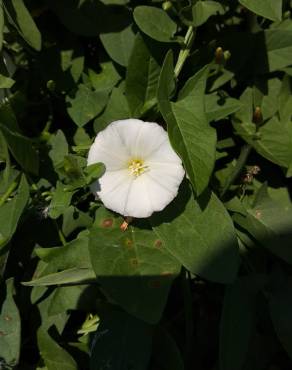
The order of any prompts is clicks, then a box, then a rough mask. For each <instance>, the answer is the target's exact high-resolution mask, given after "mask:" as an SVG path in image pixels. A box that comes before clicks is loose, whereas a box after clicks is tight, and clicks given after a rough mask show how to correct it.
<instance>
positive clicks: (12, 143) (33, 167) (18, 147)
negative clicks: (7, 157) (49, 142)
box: [0, 123, 39, 175]
mask: <svg viewBox="0 0 292 370" xmlns="http://www.w3.org/2000/svg"><path fill="white" fill-rule="evenodd" d="M0 131H1V132H2V134H3V136H4V137H5V139H6V141H7V144H8V147H9V150H10V151H11V153H12V155H13V157H14V158H15V159H16V161H17V162H18V163H19V164H20V166H21V167H22V168H23V169H24V170H25V171H27V172H31V173H33V174H35V175H36V174H37V173H38V169H39V157H38V153H37V152H36V150H35V149H34V147H33V146H32V141H31V140H30V139H28V138H27V137H25V136H22V135H20V134H19V133H17V132H15V131H11V130H10V129H9V128H7V127H6V126H4V125H3V124H2V123H0Z"/></svg>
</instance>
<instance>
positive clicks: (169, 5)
mask: <svg viewBox="0 0 292 370" xmlns="http://www.w3.org/2000/svg"><path fill="white" fill-rule="evenodd" d="M170 8H172V3H171V1H165V2H164V3H163V4H162V9H163V10H165V11H166V12H167V11H168V10H169V9H170Z"/></svg>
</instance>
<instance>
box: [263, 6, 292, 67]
mask: <svg viewBox="0 0 292 370" xmlns="http://www.w3.org/2000/svg"><path fill="white" fill-rule="evenodd" d="M271 1H274V0H271ZM275 1H279V0H275ZM291 35H292V30H287V31H286V30H284V31H283V30H267V31H265V36H264V37H265V41H264V42H265V48H266V51H265V52H266V53H267V57H268V64H269V66H268V67H269V72H274V71H277V70H279V69H281V68H285V67H287V66H289V65H291V53H292V41H291ZM263 64H264V63H259V66H258V70H259V72H260V73H265V72H266V68H263Z"/></svg>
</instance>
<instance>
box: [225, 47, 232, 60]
mask: <svg viewBox="0 0 292 370" xmlns="http://www.w3.org/2000/svg"><path fill="white" fill-rule="evenodd" d="M230 57H231V53H230V51H229V50H225V51H224V61H225V62H227V60H228V59H230Z"/></svg>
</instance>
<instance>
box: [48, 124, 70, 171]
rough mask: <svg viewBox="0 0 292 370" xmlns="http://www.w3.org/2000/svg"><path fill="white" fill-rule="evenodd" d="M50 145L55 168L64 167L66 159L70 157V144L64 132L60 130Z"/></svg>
mask: <svg viewBox="0 0 292 370" xmlns="http://www.w3.org/2000/svg"><path fill="white" fill-rule="evenodd" d="M49 144H50V145H51V150H50V151H49V156H50V158H51V160H52V161H53V164H54V167H55V168H60V167H62V165H63V163H64V157H65V156H66V155H68V143H67V140H66V137H65V135H64V133H63V131H61V130H58V131H57V133H56V134H55V135H54V136H52V137H51V139H50V141H49Z"/></svg>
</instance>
